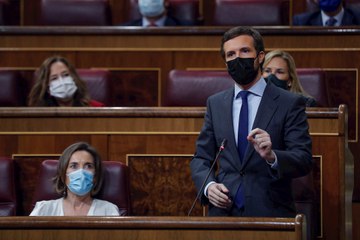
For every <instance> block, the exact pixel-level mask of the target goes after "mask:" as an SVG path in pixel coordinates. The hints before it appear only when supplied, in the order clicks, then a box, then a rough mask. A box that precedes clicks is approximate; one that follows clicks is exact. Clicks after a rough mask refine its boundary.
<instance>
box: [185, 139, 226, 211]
mask: <svg viewBox="0 0 360 240" xmlns="http://www.w3.org/2000/svg"><path fill="white" fill-rule="evenodd" d="M226 142H227V140H226V139H224V140H223V141H222V143H221V146H220V148H219V151H218V153H217V154H216V157H215V160H214V161H213V163H212V165H211V167H210V170H209V172H208V173H207V175H206V178H205V179H204V182H203V183H202V185H201V187H200V190H199V192H198V194H197V196H196V198H195V199H194V202H193V204H192V206H191V208H190V210H189V212H188V216H190V214H191V212H192V210H193V209H194V207H195V204H196V201H197V200H198V199H199V197H200V195H201V194H202V192H203V190H204V187H205V183H206V181H207V180H208V178H209V176H210V174H211V172H212V170H213V168H214V166H215V164H216V162H217V160H218V158H219V156H220V153H221V152H222V151H223V150H224V149H225V146H226Z"/></svg>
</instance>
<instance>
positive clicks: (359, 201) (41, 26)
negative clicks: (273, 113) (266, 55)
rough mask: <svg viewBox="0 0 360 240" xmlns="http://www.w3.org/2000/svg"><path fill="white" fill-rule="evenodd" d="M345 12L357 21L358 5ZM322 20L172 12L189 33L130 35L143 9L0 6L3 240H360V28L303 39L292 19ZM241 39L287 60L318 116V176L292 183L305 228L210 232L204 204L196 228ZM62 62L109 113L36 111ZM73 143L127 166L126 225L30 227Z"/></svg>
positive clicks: (257, 1)
mask: <svg viewBox="0 0 360 240" xmlns="http://www.w3.org/2000/svg"><path fill="white" fill-rule="evenodd" d="M344 2H345V3H346V7H349V8H354V9H360V1H359V0H345V1H344ZM316 9H317V7H316V4H315V3H314V2H313V1H312V0H169V8H168V11H169V13H171V14H173V16H175V17H177V18H179V19H183V20H184V21H186V22H188V23H191V26H175V27H169V26H168V27H158V28H145V27H137V26H122V25H121V24H122V23H124V22H128V21H129V20H133V19H136V18H139V17H140V13H139V11H138V8H137V0H82V1H81V0H32V1H26V0H0V29H1V31H0V84H1V86H2V87H1V88H0V143H1V144H0V215H1V216H2V217H1V218H0V240H1V239H9V238H11V239H22V237H24V236H27V237H28V238H35V237H38V238H45V235H46V234H47V235H48V236H51V237H52V238H54V239H65V238H67V237H69V236H71V235H70V232H71V231H73V233H75V234H77V235H76V236H79V238H80V239H85V238H86V239H96V238H99V237H103V238H104V239H127V238H126V236H128V237H129V236H131V237H132V238H134V239H135V238H136V239H146V237H147V236H148V237H149V236H150V237H153V238H154V239H169V238H172V239H174V238H176V239H194V240H195V239H213V238H214V239H229V238H233V239H265V238H266V239H324V240H325V239H327V240H328V239H334V240H335V239H343V240H345V239H354V240H355V239H360V230H359V229H360V217H359V216H360V162H359V159H360V144H359V139H358V137H359V132H360V130H359V121H360V120H359V109H360V105H359V83H358V82H359V73H358V72H359V69H360V66H359V62H360V54H359V53H360V51H359V50H360V41H359V37H360V28H359V27H358V26H342V27H321V26H293V23H292V21H293V20H292V19H293V16H294V15H296V14H299V13H303V12H306V11H315V10H316ZM239 12H241V14H239ZM240 25H246V26H253V27H254V28H255V29H256V30H258V31H259V32H260V33H261V35H262V36H263V38H264V43H265V50H266V52H269V51H272V50H275V49H282V50H284V51H287V52H288V53H290V54H291V55H292V56H293V58H294V60H295V62H296V67H297V74H298V76H299V80H300V82H301V84H302V86H303V87H304V89H305V90H306V91H307V92H308V93H309V94H310V95H311V96H313V97H314V98H315V99H316V101H317V102H318V106H317V107H314V108H307V109H306V113H307V116H308V122H309V126H310V136H311V138H312V141H313V149H312V150H313V159H314V168H313V171H312V172H311V174H310V175H307V176H305V177H304V178H300V179H296V180H295V181H294V182H293V188H294V193H293V194H294V199H295V200H296V206H297V209H299V214H300V215H297V217H296V218H295V219H263V218H260V219H258V218H244V219H243V220H238V219H236V218H231V217H229V218H228V219H224V218H219V219H217V218H215V219H214V220H212V219H211V218H210V219H209V218H206V217H204V216H206V213H207V209H206V207H203V206H201V205H200V203H198V204H197V205H196V206H195V208H194V210H193V212H192V216H191V217H187V213H188V210H189V209H190V206H191V203H192V201H193V200H194V198H195V197H196V190H195V186H194V185H193V182H192V179H191V173H190V169H189V163H190V160H191V158H192V156H193V154H194V152H195V142H196V138H197V136H198V134H199V131H200V130H201V126H202V124H203V120H204V114H205V106H206V100H207V98H208V97H209V96H210V95H212V94H214V93H217V92H219V91H222V90H225V89H227V88H229V87H231V86H233V80H232V79H231V77H230V76H229V75H228V74H227V71H226V67H225V64H224V61H223V60H222V59H221V56H220V52H219V49H220V40H221V37H222V35H223V33H224V32H225V31H227V30H228V29H230V28H231V27H232V26H240ZM52 55H61V56H64V57H66V58H67V59H68V60H69V61H70V62H71V63H72V64H73V65H74V66H75V67H76V69H77V71H78V74H79V76H80V77H81V79H83V80H84V81H85V82H86V85H87V88H88V90H89V93H90V96H91V98H92V99H94V100H97V101H100V102H102V103H104V104H105V107H102V108H91V107H84V108H80V109H79V108H41V107H28V106H27V97H28V95H29V93H30V89H31V88H32V86H33V84H34V80H35V77H36V71H37V69H38V68H39V66H40V65H41V63H42V62H43V61H44V59H46V58H48V57H49V56H52ZM77 141H86V142H89V143H90V144H91V145H93V146H94V147H95V148H96V149H98V151H99V152H100V154H101V156H102V159H103V160H104V161H105V162H109V163H108V164H111V163H114V162H117V163H121V168H122V170H121V175H116V174H115V177H114V178H109V179H107V181H108V182H111V179H119V180H118V182H117V183H118V185H120V186H121V188H122V191H120V192H121V193H123V194H124V195H126V196H127V197H122V198H116V196H115V198H116V199H113V201H114V202H116V203H117V205H118V206H120V207H121V209H124V211H126V212H127V213H128V215H129V218H127V217H124V218H121V217H120V218H119V219H117V218H114V219H111V218H108V217H107V218H101V217H95V218H91V219H90V220H89V219H87V218H68V217H64V218H59V217H54V218H53V219H52V218H39V219H40V220H37V219H38V218H36V217H35V218H34V217H28V215H29V213H30V212H31V210H32V208H33V206H34V201H35V199H37V197H38V194H39V191H40V190H39V189H38V186H39V183H38V177H39V176H42V174H43V167H44V166H43V165H42V164H43V163H44V161H45V160H51V161H53V160H57V159H58V158H59V156H60V154H61V153H62V151H63V150H64V149H65V148H66V147H67V146H69V145H70V144H72V143H74V142H77ZM159 173H161V174H159ZM112 174H114V173H112ZM113 181H116V180H113ZM117 183H116V184H115V185H117ZM40 194H41V193H40ZM43 194H44V193H43ZM51 194H52V193H49V194H48V195H51ZM45 195H46V194H45ZM51 197H54V196H53V195H51ZM113 197H114V196H113ZM110 198H111V197H110ZM303 214H305V215H306V220H304V215H303ZM25 216H26V217H25ZM74 224H75V225H76V226H75V227H74ZM305 225H306V226H305ZM304 226H305V227H304ZM304 228H307V229H306V230H305V231H309V230H308V229H311V231H312V232H311V233H310V235H311V237H309V233H304V232H303V231H304V230H303V229H304ZM83 230H86V231H83ZM96 231H98V232H96ZM241 234H244V235H243V237H241ZM115 236H117V238H115Z"/></svg>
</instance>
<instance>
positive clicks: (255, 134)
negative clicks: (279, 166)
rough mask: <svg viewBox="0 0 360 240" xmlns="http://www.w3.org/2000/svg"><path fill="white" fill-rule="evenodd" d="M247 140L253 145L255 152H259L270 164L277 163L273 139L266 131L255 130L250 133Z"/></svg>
mask: <svg viewBox="0 0 360 240" xmlns="http://www.w3.org/2000/svg"><path fill="white" fill-rule="evenodd" d="M247 139H248V141H249V142H250V143H252V145H253V146H254V148H255V151H256V152H258V153H259V154H260V156H261V157H262V158H264V159H265V160H266V161H267V162H268V163H273V162H274V161H275V155H274V152H273V151H272V143H271V138H270V135H269V134H268V133H267V132H266V131H264V130H262V129H260V128H255V129H253V130H252V131H251V132H250V133H249V135H248V136H247Z"/></svg>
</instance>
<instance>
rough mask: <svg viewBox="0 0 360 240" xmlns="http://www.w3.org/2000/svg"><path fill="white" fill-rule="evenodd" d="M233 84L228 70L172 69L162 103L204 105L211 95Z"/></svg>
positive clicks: (165, 104)
mask: <svg viewBox="0 0 360 240" xmlns="http://www.w3.org/2000/svg"><path fill="white" fill-rule="evenodd" d="M233 85H234V81H233V80H232V78H231V77H230V76H229V74H228V73H227V72H226V71H187V70H171V71H170V73H169V76H168V79H167V84H166V90H165V95H164V99H163V103H162V105H163V106H182V107H186V106H202V107H203V106H206V100H207V98H208V97H209V96H211V95H213V94H215V93H217V92H220V91H222V90H225V89H227V88H230V87H232V86H233Z"/></svg>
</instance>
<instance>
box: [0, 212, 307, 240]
mask: <svg viewBox="0 0 360 240" xmlns="http://www.w3.org/2000/svg"><path fill="white" fill-rule="evenodd" d="M305 231H306V229H305V219H304V217H303V216H302V215H297V216H296V217H295V218H294V219H292V218H230V217H211V218H208V217H2V218H0V240H5V239H13V240H16V239H49V238H50V239H53V240H58V239H71V238H74V237H75V238H76V239H84V240H92V239H103V240H108V239H138V240H141V239H159V240H165V239H167V240H170V239H184V240H185V239H186V240H202V239H224V240H225V239H238V240H245V239H253V240H261V239H269V240H278V239H284V240H305V235H304V233H305Z"/></svg>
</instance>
